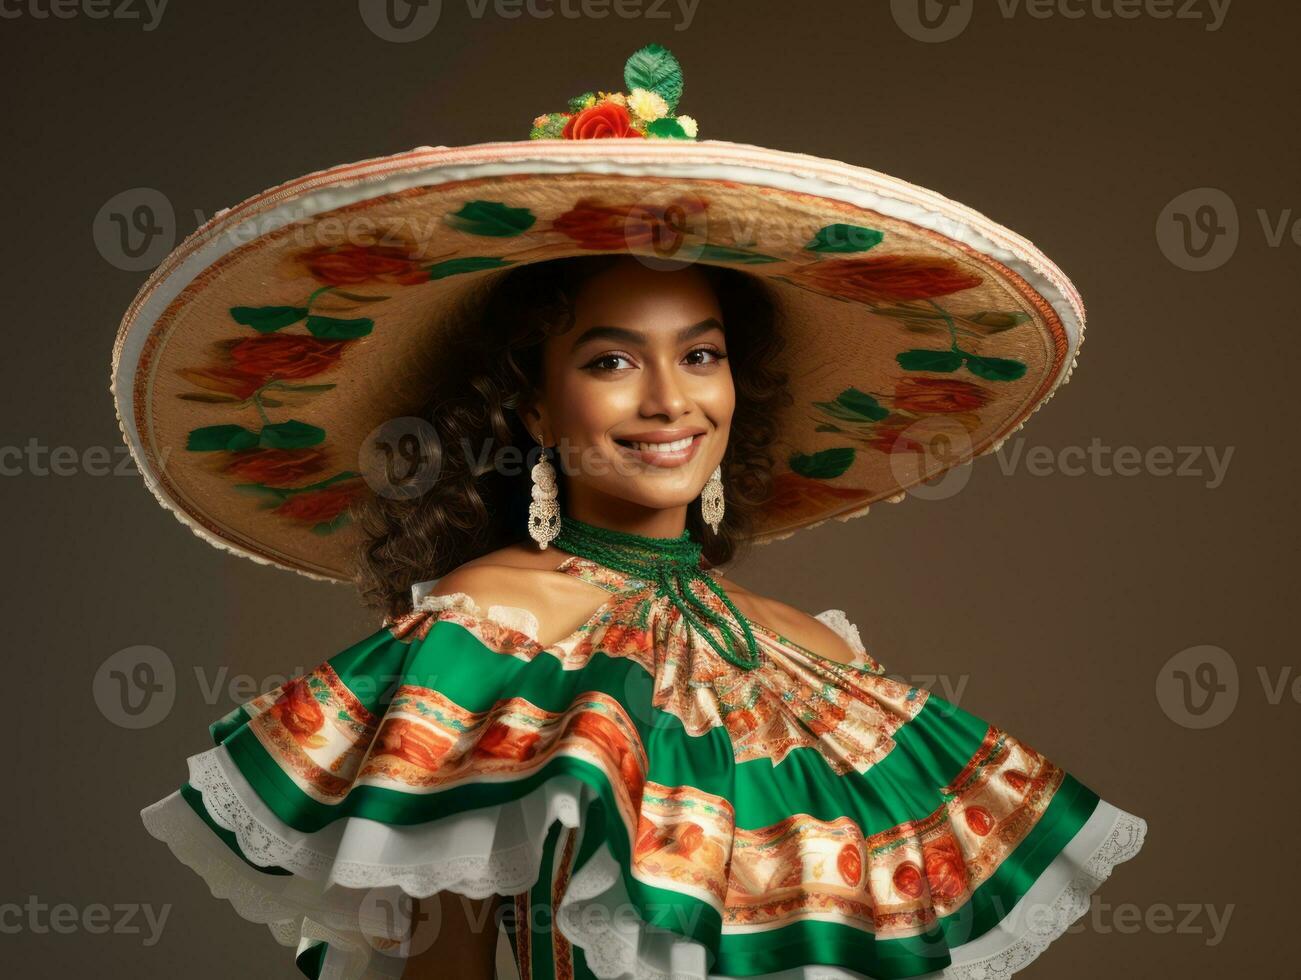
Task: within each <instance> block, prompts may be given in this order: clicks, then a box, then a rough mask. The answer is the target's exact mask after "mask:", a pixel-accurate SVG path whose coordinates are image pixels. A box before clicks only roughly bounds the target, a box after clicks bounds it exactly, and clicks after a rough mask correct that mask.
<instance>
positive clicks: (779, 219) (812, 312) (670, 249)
mask: <svg viewBox="0 0 1301 980" xmlns="http://www.w3.org/2000/svg"><path fill="white" fill-rule="evenodd" d="M639 58H640V59H641V61H640V62H638V60H637V59H639ZM639 71H642V74H638V72H639ZM677 72H678V69H677V66H676V62H672V56H671V55H669V54H668V53H667V52H665V51H664V50H663V49H662V48H658V47H657V46H654V45H652V46H650V47H648V48H645V49H643V50H642V51H640V52H638V53H637V54H636V55H634V57H633V58H630V59H629V62H628V69H626V74H625V78H626V80H628V82H629V86H628V87H629V89H630V94H629V95H628V96H624V95H623V94H622V93H614V94H611V93H604V92H602V93H600V96H599V97H597V96H596V95H595V94H592V93H588V94H586V95H584V96H579V97H578V98H577V99H575V100H574V101H573V102H571V105H570V109H571V111H570V112H569V113H552V114H546V115H543V116H539V117H538V118H537V119H535V120H534V127H535V128H534V131H533V136H532V138H530V139H527V140H519V141H508V142H492V143H481V144H477V145H473V146H459V147H448V146H435V147H418V148H416V149H414V150H411V151H410V152H406V153H398V154H395V155H393V156H386V157H379V158H376V159H371V160H365V161H362V162H359V163H351V164H346V165H343V166H338V167H333V168H331V169H328V170H323V171H320V172H317V173H312V174H309V175H307V176H304V177H299V178H298V179H296V180H292V181H289V182H288V183H285V184H281V185H280V186H278V187H274V188H272V189H270V190H268V191H265V192H263V193H261V194H258V195H256V196H255V197H252V198H249V199H248V200H247V201H245V202H244V203H242V204H239V205H237V206H236V207H233V208H230V209H228V210H226V211H223V212H221V213H219V214H218V215H217V216H216V217H214V218H213V219H212V220H211V221H209V222H208V223H207V224H205V225H204V226H203V227H201V228H200V229H198V230H197V231H196V232H195V233H194V234H192V235H190V236H189V237H188V238H187V239H186V240H185V241H184V242H183V243H182V244H181V245H180V246H179V247H177V248H176V249H175V251H173V252H172V254H171V255H169V256H168V257H167V258H166V259H165V260H164V261H163V262H162V264H161V265H160V266H159V267H158V269H157V270H156V271H155V272H154V273H153V275H152V276H150V278H149V280H148V281H147V282H146V283H145V285H144V286H143V288H142V289H141V290H140V292H139V294H138V295H137V296H136V298H135V300H134V302H133V303H132V304H131V306H130V308H129V309H128V311H127V313H126V316H125V318H124V319H123V321H122V325H121V328H120V330H119V333H118V336H117V341H116V344H115V346H114V351H113V372H112V385H111V387H112V391H113V394H114V397H115V400H116V405H117V412H118V417H119V420H120V424H121V428H122V432H123V436H124V438H125V440H126V442H127V444H128V446H129V447H130V449H131V452H132V454H133V455H134V457H135V460H136V462H137V465H138V466H139V468H140V471H141V472H142V473H143V475H144V478H145V482H146V483H147V485H148V486H149V488H150V490H151V491H152V492H153V493H154V494H155V496H156V497H157V498H158V499H159V501H160V502H162V503H163V504H164V505H165V506H166V507H168V508H169V509H171V510H172V511H173V512H174V513H175V514H176V515H177V516H178V517H179V518H180V519H181V520H182V521H183V522H184V523H185V524H187V525H188V526H189V527H191V528H192V529H193V530H194V531H195V532H196V533H197V534H199V535H200V536H202V537H203V538H204V539H205V540H207V541H209V542H210V543H212V544H214V545H217V546H219V547H221V548H225V549H227V550H229V551H232V552H235V553H237V554H240V555H244V556H246V557H249V558H252V559H254V560H256V561H259V562H264V563H271V564H274V565H278V566H280V567H283V568H287V569H292V570H294V571H297V572H301V573H303V574H306V575H309V576H312V577H317V578H324V579H332V580H349V579H350V578H351V577H352V567H351V563H352V555H353V552H354V549H355V546H356V544H357V539H356V531H355V527H354V525H353V524H352V523H351V522H350V521H349V519H348V512H347V507H348V505H349V503H350V502H352V501H354V500H356V499H358V498H359V497H361V496H364V495H367V494H370V493H374V492H375V490H374V489H373V486H372V485H373V481H372V480H370V479H369V477H368V471H367V463H366V462H365V460H364V459H363V456H364V454H365V453H372V454H373V453H374V452H375V447H374V441H375V440H374V438H371V440H370V442H369V443H368V441H367V440H368V436H370V435H371V434H372V433H374V432H375V431H376V430H377V429H380V428H381V427H382V426H383V425H384V424H385V423H387V422H389V420H394V419H400V418H402V417H405V416H409V415H411V414H412V413H413V412H414V411H416V409H417V408H418V407H419V406H420V405H421V404H422V403H423V402H425V401H426V400H427V398H428V397H429V392H428V391H427V390H426V389H425V388H424V387H422V385H421V383H420V381H421V378H420V377H419V376H418V374H417V371H416V368H415V366H417V365H428V364H429V363H430V358H431V356H432V357H434V358H435V359H436V357H437V352H438V350H439V345H440V342H441V341H442V340H443V338H442V337H441V336H440V324H441V322H442V321H443V320H445V319H446V318H443V317H440V312H445V311H446V310H448V309H450V308H451V307H452V306H453V305H454V304H457V303H458V302H459V301H460V300H462V299H463V298H464V297H465V294H466V291H467V290H469V289H472V288H474V287H475V286H476V284H480V283H481V282H482V280H484V279H485V278H488V277H493V276H500V275H502V274H504V273H505V272H506V271H507V270H509V269H511V268H512V267H515V266H517V265H519V264H521V263H526V262H538V261H542V260H545V259H552V258H559V257H562V256H572V255H591V254H596V253H600V252H628V253H633V254H637V255H641V256H645V257H646V258H647V259H648V261H656V262H661V263H663V262H665V261H668V262H669V263H670V264H672V263H685V262H689V261H694V262H700V263H707V264H715V265H724V266H731V267H734V268H737V269H741V270H743V271H745V272H746V273H748V274H750V275H754V276H758V277H761V278H762V279H763V280H764V281H765V282H766V283H767V284H768V285H769V286H770V287H771V289H772V291H773V294H774V296H775V298H776V300H777V307H778V317H779V326H780V329H781V330H782V332H783V333H784V334H785V336H786V338H787V346H786V351H785V353H784V354H783V355H782V360H781V363H780V365H777V366H780V367H781V368H782V369H784V370H786V371H788V372H789V376H790V388H789V390H790V393H791V395H792V397H793V399H794V401H793V404H792V405H791V406H790V407H789V408H788V409H786V410H785V411H784V412H783V413H782V415H781V416H780V418H779V419H778V430H777V437H776V444H775V446H774V447H773V448H774V456H775V458H776V460H777V466H776V471H775V479H776V483H775V486H776V493H775V495H774V497H773V499H772V500H771V501H770V502H769V504H768V505H767V506H766V507H765V508H764V509H763V512H762V514H761V516H760V527H759V529H758V533H757V534H756V535H755V537H754V540H755V541H756V542H757V543H762V542H767V541H772V540H777V539H779V538H783V537H787V536H789V535H790V534H792V533H794V532H795V531H796V530H798V529H801V528H806V527H815V526H817V525H818V524H821V523H823V522H824V521H827V520H830V519H832V518H836V519H838V520H842V521H843V520H848V519H849V518H851V517H856V516H859V515H861V514H865V513H866V512H867V510H868V507H869V506H870V505H871V504H873V503H875V502H877V501H881V500H885V501H892V502H895V501H898V500H900V499H902V497H903V496H904V495H905V493H904V492H905V491H906V490H907V489H908V488H909V487H910V486H914V485H916V484H918V483H922V482H924V481H929V480H931V479H933V478H934V477H936V476H937V475H938V474H940V473H943V472H944V471H946V470H948V469H950V468H952V467H954V466H957V465H961V464H963V463H966V462H970V460H971V459H972V458H973V457H974V456H976V455H980V454H982V453H988V452H993V451H995V450H996V449H997V448H998V447H999V446H1000V445H1001V443H1002V442H1003V440H1004V439H1005V438H1007V436H1008V435H1009V434H1011V433H1012V432H1014V431H1015V430H1016V429H1018V428H1020V426H1021V425H1022V424H1023V423H1024V422H1025V421H1026V419H1027V418H1028V417H1029V415H1030V414H1031V413H1032V412H1033V411H1035V409H1037V408H1038V407H1039V406H1040V405H1042V404H1043V403H1044V402H1045V401H1046V400H1047V399H1048V398H1050V397H1051V396H1052V394H1053V392H1054V391H1055V389H1056V388H1057V386H1058V385H1061V384H1064V383H1065V382H1066V381H1067V380H1068V379H1069V377H1070V373H1071V369H1072V367H1073V366H1074V363H1075V357H1076V353H1077V351H1078V349H1079V345H1080V343H1081V340H1082V337H1083V331H1084V308H1083V305H1082V303H1081V301H1080V297H1079V295H1078V294H1077V292H1076V291H1075V289H1074V288H1073V287H1072V285H1071V283H1070V281H1069V280H1068V279H1067V278H1066V276H1065V275H1064V274H1063V273H1062V272H1061V271H1060V270H1059V269H1058V268H1057V267H1056V266H1055V265H1054V264H1053V263H1052V262H1050V261H1049V260H1048V259H1047V258H1046V257H1045V256H1044V255H1043V254H1042V253H1041V252H1040V251H1039V250H1038V249H1036V248H1035V247H1034V246H1033V245H1032V244H1031V243H1030V242H1029V241H1027V240H1026V239H1025V238H1023V237H1021V236H1020V235H1017V234H1015V233H1014V232H1012V231H1009V230H1008V229H1007V228H1004V227H1002V226H1001V225H999V224H997V223H995V222H994V221H992V220H990V219H989V218H986V217H985V216H984V215H982V214H980V213H978V212H976V211H973V210H972V209H971V208H968V207H965V206H963V205H961V204H958V203H956V202H954V201H951V200H949V199H947V198H945V197H943V196H941V195H940V194H937V193H935V192H934V191H930V190H926V189H924V188H921V187H917V186H915V185H913V184H910V183H908V182H906V181H903V180H898V179H896V178H893V177H889V176H886V175H885V174H882V173H878V172H876V171H873V170H869V169H865V168H863V167H857V166H851V165H849V164H845V163H840V162H837V161H834V160H826V159H820V158H818V157H814V156H809V155H806V154H802V153H791V152H783V151H779V150H772V149H766V148H764V147H760V146H751V145H746V144H739V143H732V142H727V141H722V140H697V139H695V138H694V135H695V129H696V123H695V121H694V120H692V119H690V117H686V116H677V117H674V116H672V115H671V109H672V108H673V106H674V105H675V104H676V101H677V96H678V94H680V91H681V76H680V74H678V73H677ZM635 83H641V84H635ZM647 92H650V93H654V94H653V95H647V94H646V93H647ZM666 109H667V110H670V111H668V112H666V111H665V110H666ZM655 117H658V118H655ZM562 127H563V128H562ZM725 326H726V325H725ZM731 329H744V324H739V325H733V326H732V327H731ZM521 534H523V528H521Z"/></svg>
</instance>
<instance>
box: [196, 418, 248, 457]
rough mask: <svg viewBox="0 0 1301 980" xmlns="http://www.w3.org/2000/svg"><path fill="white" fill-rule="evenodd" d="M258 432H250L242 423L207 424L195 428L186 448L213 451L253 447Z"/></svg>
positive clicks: (231, 450) (203, 451)
mask: <svg viewBox="0 0 1301 980" xmlns="http://www.w3.org/2000/svg"><path fill="white" fill-rule="evenodd" d="M257 442H258V437H257V433H256V432H250V431H249V430H248V429H246V428H244V427H243V426H242V425H205V426H204V427H203V428H201V429H195V430H193V431H192V432H191V433H190V434H189V436H188V437H187V438H186V440H185V448H186V449H188V450H190V451H191V452H199V453H206V452H213V451H216V450H228V451H230V452H234V451H235V450H238V449H252V448H253V447H254V446H256V445H257Z"/></svg>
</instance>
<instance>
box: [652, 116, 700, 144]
mask: <svg viewBox="0 0 1301 980" xmlns="http://www.w3.org/2000/svg"><path fill="white" fill-rule="evenodd" d="M646 135H647V136H651V137H659V138H662V139H677V140H685V139H690V137H689V136H687V131H686V130H685V129H683V128H682V123H680V122H678V121H677V120H676V119H671V118H669V117H668V116H665V117H664V118H663V119H652V120H651V121H650V122H648V123H647V124H646Z"/></svg>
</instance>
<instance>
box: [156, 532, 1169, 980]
mask: <svg viewBox="0 0 1301 980" xmlns="http://www.w3.org/2000/svg"><path fill="white" fill-rule="evenodd" d="M559 570H560V571H563V572H565V573H566V574H570V575H575V576H578V577H579V578H581V579H583V580H585V581H587V582H589V583H591V584H594V585H596V586H599V587H600V588H602V589H604V590H605V591H606V592H607V593H608V598H607V599H606V601H604V602H603V603H602V605H601V606H600V608H598V609H597V610H596V611H595V612H594V613H593V614H592V615H591V617H590V618H589V619H588V620H587V621H586V622H585V623H584V624H583V625H582V626H581V627H579V628H578V629H577V630H576V631H575V632H574V633H572V634H571V635H570V636H568V637H566V638H564V639H562V640H560V641H558V642H556V643H553V644H551V645H550V646H546V647H544V646H542V645H541V644H540V643H539V642H538V640H537V639H536V635H537V624H536V620H534V619H533V617H532V615H531V614H530V613H529V612H528V611H527V610H522V609H518V608H515V607H503V606H492V607H489V608H488V609H487V610H486V611H485V610H482V609H480V608H478V606H477V605H476V604H475V602H474V600H473V599H471V598H470V597H469V596H468V595H465V594H464V593H453V594H451V595H434V594H431V592H432V588H431V587H432V586H433V585H434V583H422V584H420V585H417V586H415V588H414V590H413V606H414V608H413V611H412V612H411V613H410V614H408V615H405V616H403V617H401V618H399V619H397V620H392V621H389V622H386V623H385V624H384V625H383V626H382V627H381V628H380V629H378V630H377V631H376V632H375V633H373V634H372V635H370V636H368V637H366V638H365V639H362V640H361V641H360V642H357V643H355V644H353V645H352V646H349V647H348V648H347V649H345V650H342V651H340V652H338V653H336V654H335V655H334V656H332V657H330V658H329V659H328V660H325V661H324V662H322V663H320V664H319V665H318V666H316V667H314V668H313V669H312V670H310V671H309V672H307V673H304V674H302V675H301V676H298V677H295V678H294V679H292V680H290V681H288V682H287V683H285V684H284V685H282V686H281V687H278V688H276V689H275V690H272V691H270V692H268V693H266V694H264V695H262V696H259V697H256V698H253V699H252V700H250V701H248V702H246V703H245V704H242V705H241V706H239V707H238V708H236V709H235V710H234V711H232V712H231V713H230V714H228V715H226V716H225V717H223V718H221V719H220V720H218V721H216V722H215V723H213V724H212V725H211V726H210V732H211V736H212V740H213V742H214V746H213V747H212V748H209V749H207V750H206V751H203V752H200V753H198V754H196V755H193V756H191V757H190V758H189V759H188V766H189V778H188V781H186V782H185V783H184V784H183V785H182V786H181V787H180V788H179V789H178V790H176V791H175V792H173V793H171V794H170V795H168V796H167V797H165V798H163V799H161V800H159V801H158V802H156V803H154V804H152V805H150V806H148V807H146V808H145V809H144V810H143V811H142V814H141V815H142V818H143V820H144V822H145V825H146V827H147V828H148V830H149V831H150V833H152V834H153V835H154V836H156V837H158V838H159V839H161V840H163V841H166V842H167V844H168V845H169V846H170V847H171V849H172V851H173V852H174V853H175V855H176V856H177V857H178V858H179V859H180V860H181V861H182V862H184V863H185V864H187V865H188V866H190V867H191V868H193V869H194V870H195V871H197V872H198V873H199V874H200V875H202V876H203V877H204V879H206V881H207V882H208V884H209V886H210V887H211V890H212V892H213V894H214V895H217V896H219V897H222V898H226V899H228V900H229V901H230V902H231V903H232V904H233V906H234V907H235V909H236V911H238V912H239V914H240V915H242V916H244V917H245V918H247V919H250V920H252V921H254V922H263V923H266V924H267V925H268V926H269V927H270V929H271V931H272V932H273V934H274V935H275V937H276V939H278V940H279V941H280V942H281V943H283V944H285V945H286V946H289V947H291V948H293V949H295V951H296V962H297V965H298V967H299V969H300V970H301V971H302V972H303V973H304V974H305V975H306V976H309V977H314V978H330V980H358V978H381V977H400V976H401V975H402V972H403V969H404V966H405V963H406V959H407V957H409V956H411V955H414V954H415V953H416V952H418V951H419V950H420V949H421V948H422V947H427V946H428V944H429V943H430V942H432V941H433V936H432V934H431V929H430V927H429V925H428V923H413V922H412V921H411V916H410V910H411V904H412V903H411V900H410V898H409V897H408V896H412V895H414V896H419V897H422V898H423V897H426V896H431V895H433V894H434V893H436V892H439V891H443V890H450V891H452V892H455V893H458V894H461V895H464V896H468V897H470V898H476V899H481V898H485V897H487V896H489V895H491V894H494V893H496V894H500V895H503V896H508V897H509V900H508V901H505V902H503V908H504V909H505V910H506V911H507V912H508V913H509V914H508V915H507V916H506V918H505V919H504V920H503V922H502V923H501V924H500V936H499V940H500V943H501V947H500V949H501V955H500V957H499V963H500V966H499V969H498V975H499V976H500V977H503V978H511V980H514V977H516V976H518V977H519V978H521V980H569V978H580V980H589V978H600V980H614V978H634V980H652V978H665V980H667V978H670V977H671V978H672V980H726V978H739V977H760V976H761V977H763V978H765V980H814V978H817V980H862V978H866V977H875V978H904V977H927V978H939V977H944V978H971V980H1001V978H1004V977H1007V976H1009V975H1010V974H1011V973H1013V972H1014V971H1016V970H1017V969H1019V968H1020V967H1022V966H1024V965H1025V964H1026V963H1028V962H1029V961H1030V960H1032V959H1033V958H1034V957H1035V956H1037V955H1038V954H1039V952H1041V951H1042V950H1043V949H1044V948H1045V947H1046V946H1047V945H1048V944H1049V943H1050V942H1051V941H1052V940H1053V939H1054V938H1056V937H1057V936H1059V935H1060V934H1061V933H1062V932H1064V931H1065V929H1066V928H1067V926H1069V925H1070V923H1071V922H1072V921H1074V920H1075V919H1076V918H1078V917H1079V916H1080V915H1082V914H1083V912H1084V911H1085V910H1086V909H1087V908H1088V903H1089V895H1090V893H1092V892H1093V891H1094V890H1095V889H1096V888H1097V887H1098V886H1099V885H1100V883H1101V882H1102V881H1103V880H1104V879H1105V878H1106V877H1107V876H1108V875H1109V874H1110V872H1111V870H1112V868H1113V867H1114V866H1115V865H1116V864H1117V863H1119V862H1121V861H1125V860H1127V859H1128V858H1130V857H1132V856H1134V855H1135V854H1136V853H1137V852H1138V850H1139V848H1140V847H1141V845H1142V841H1143V835H1144V832H1145V829H1146V824H1145V823H1144V821H1143V820H1142V819H1141V818H1139V817H1136V816H1133V815H1131V814H1129V813H1126V812H1124V811H1123V810H1120V809H1118V808H1116V807H1114V806H1112V805H1110V804H1109V803H1107V802H1105V801H1104V800H1101V799H1100V798H1099V796H1098V794H1097V793H1095V792H1094V791H1093V790H1091V789H1089V788H1088V787H1087V786H1085V785H1084V784H1083V783H1081V782H1079V781H1078V780H1077V779H1075V778H1074V777H1072V776H1071V775H1070V774H1069V773H1067V772H1065V771H1063V770H1062V769H1061V768H1060V767H1058V766H1056V765H1054V764H1053V763H1052V762H1051V761H1050V760H1048V759H1047V758H1045V757H1044V756H1043V755H1041V754H1040V753H1039V752H1037V751H1036V750H1035V749H1034V748H1032V747H1031V746H1029V745H1028V744H1026V743H1025V742H1023V741H1020V740H1019V739H1017V738H1016V737H1014V736H1013V735H1011V734H1009V733H1008V732H1005V731H1003V730H1002V729H1000V728H998V727H996V726H995V725H991V724H989V723H987V722H985V721H983V720H981V719H979V718H977V717H975V716H973V715H971V714H969V713H968V712H966V711H964V710H962V709H961V708H960V707H958V706H957V705H955V704H952V703H950V702H947V701H945V700H943V699H942V698H940V697H938V696H936V695H935V694H933V693H930V692H929V691H927V690H926V689H924V688H920V687H916V686H911V685H909V684H907V683H905V682H902V681H900V680H896V679H893V678H891V677H889V676H887V675H886V674H885V671H884V669H883V668H882V667H881V665H880V664H879V663H878V662H877V661H876V660H874V659H873V658H872V657H871V656H870V655H869V654H868V653H867V652H866V651H865V650H864V649H863V648H862V644H861V643H860V642H859V641H858V634H857V630H856V629H855V628H854V627H853V625H852V624H850V623H849V622H848V621H847V620H846V619H845V617H844V614H843V613H841V612H840V611H839V610H827V611H826V612H824V613H820V614H819V617H818V618H819V619H821V620H822V621H823V622H825V623H827V624H828V625H830V626H832V627H833V628H835V629H837V630H838V631H839V632H840V633H841V634H842V635H844V636H845V637H846V639H847V640H848V641H849V643H850V645H851V646H853V647H854V648H855V649H856V650H857V656H856V658H855V660H854V661H852V662H850V663H841V662H839V661H836V660H832V659H829V658H827V657H824V656H820V655H818V654H816V653H814V652H812V651H811V650H808V649H805V648H803V647H801V646H799V645H798V644H796V643H794V642H792V641H791V640H789V639H788V638H786V637H783V636H782V635H780V634H779V633H776V632H774V631H773V630H771V629H769V628H767V627H765V626H763V625H762V624H758V623H752V624H751V626H752V630H753V636H754V638H755V640H756V641H757V645H758V649H759V650H760V652H761V655H762V656H761V662H760V663H759V665H758V666H757V667H755V668H754V669H750V670H746V669H742V668H741V667H739V666H737V665H736V664H734V663H731V662H729V661H728V660H726V659H725V658H723V657H721V656H720V655H719V653H718V652H717V650H716V649H715V648H714V646H712V645H711V644H710V643H707V642H705V640H704V639H703V638H702V636H701V635H700V634H699V632H698V631H697V630H695V629H693V628H692V627H691V626H690V624H689V622H687V620H686V619H685V618H684V616H683V615H682V613H681V610H680V609H679V608H678V606H677V605H675V604H674V603H673V602H671V601H669V599H668V598H666V597H664V596H663V595H662V594H659V593H658V592H657V590H656V588H655V587H654V583H652V582H650V581H647V580H645V579H641V578H638V577H636V576H635V575H632V574H629V573H627V572H623V571H619V570H616V569H614V568H611V567H609V566H607V565H604V564H601V563H600V562H597V561H595V560H593V559H589V558H585V557H581V556H578V555H571V556H569V557H568V558H566V559H565V560H564V562H563V563H562V564H561V565H560V567H559ZM691 588H692V589H693V591H695V592H696V594H697V596H698V598H699V599H700V600H701V601H702V602H705V603H712V604H713V607H714V608H715V609H716V610H719V611H720V612H721V611H722V606H721V604H720V603H719V600H718V598H717V596H716V595H715V594H714V593H713V592H712V591H711V590H709V589H707V588H705V587H704V585H703V583H700V582H695V583H693V584H692V586H691ZM490 928H496V927H495V926H490Z"/></svg>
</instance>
